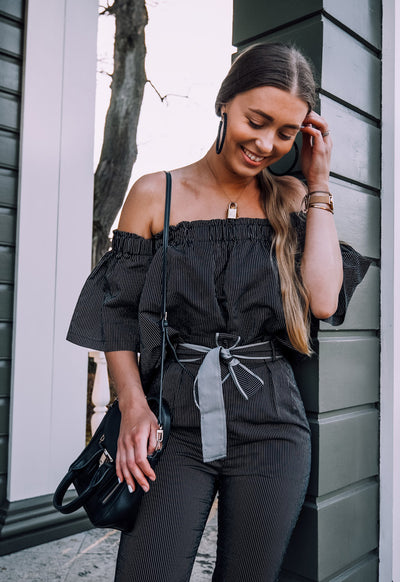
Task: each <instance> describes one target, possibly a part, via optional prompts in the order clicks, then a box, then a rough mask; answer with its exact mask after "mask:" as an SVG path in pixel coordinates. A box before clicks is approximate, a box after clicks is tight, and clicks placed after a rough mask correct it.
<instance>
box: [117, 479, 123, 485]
mask: <svg viewBox="0 0 400 582" xmlns="http://www.w3.org/2000/svg"><path fill="white" fill-rule="evenodd" d="M117 479H118V483H119V484H120V485H121V483H122V481H121V479H120V478H119V477H117Z"/></svg>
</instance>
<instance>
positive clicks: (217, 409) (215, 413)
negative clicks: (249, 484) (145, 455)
mask: <svg viewBox="0 0 400 582" xmlns="http://www.w3.org/2000/svg"><path fill="white" fill-rule="evenodd" d="M219 335H220V334H218V333H217V334H216V344H217V345H216V347H215V348H210V347H207V346H202V345H197V344H191V343H181V344H179V345H178V351H179V350H180V349H184V350H190V351H191V352H194V354H196V353H197V354H200V356H197V357H189V358H188V357H179V362H180V363H182V364H183V363H185V362H186V363H189V362H198V361H200V360H201V359H202V358H204V359H203V361H202V363H201V365H200V368H199V370H198V373H197V376H196V378H195V380H194V383H193V395H194V401H195V403H196V406H197V407H198V408H199V410H200V427H201V443H202V450H203V461H204V462H205V463H209V462H211V461H216V460H218V459H223V458H225V457H226V447H227V428H226V413H225V403H224V396H223V390H222V385H223V383H224V382H225V381H226V380H227V379H228V378H229V377H231V378H232V380H233V383H234V385H235V386H236V388H237V390H238V391H239V392H240V394H241V395H242V396H243V398H245V399H246V400H248V399H249V397H251V396H253V394H255V393H256V392H257V391H258V390H259V389H260V388H261V387H262V386H263V385H264V381H263V379H262V378H260V376H258V375H257V374H255V373H254V372H253V371H252V370H250V368H248V367H247V366H246V365H245V364H244V363H243V362H242V361H241V360H259V361H262V360H264V361H273V360H276V359H278V358H282V357H283V356H282V354H280V353H279V352H278V353H276V352H275V349H274V344H273V341H265V342H259V343H254V344H247V345H243V346H239V345H238V344H239V342H240V337H238V338H237V340H236V342H235V343H234V344H233V345H232V346H231V347H229V348H227V347H223V346H221V345H219V343H218V342H219ZM251 354H259V355H251ZM221 362H224V363H225V364H226V366H227V368H228V373H227V374H226V376H225V377H224V378H222V370H221Z"/></svg>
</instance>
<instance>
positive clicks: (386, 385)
mask: <svg viewBox="0 0 400 582" xmlns="http://www.w3.org/2000/svg"><path fill="white" fill-rule="evenodd" d="M399 33H400V5H399V3H398V2H397V1H396V0H383V50H382V271H381V324H382V325H381V330H382V344H381V472H380V475H381V477H380V498H381V504H380V569H379V579H380V580H382V582H383V581H389V580H392V581H393V582H400V557H399V553H398V548H399V547H400V458H399V457H400V305H399V300H400V291H399V289H400V262H399V255H400V198H399V196H400V41H399ZM396 549H397V551H396Z"/></svg>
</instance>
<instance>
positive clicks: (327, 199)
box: [303, 190, 334, 214]
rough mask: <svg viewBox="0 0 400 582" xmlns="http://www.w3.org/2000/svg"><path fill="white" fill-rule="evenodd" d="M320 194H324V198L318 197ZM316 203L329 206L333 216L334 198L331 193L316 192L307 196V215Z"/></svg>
mask: <svg viewBox="0 0 400 582" xmlns="http://www.w3.org/2000/svg"><path fill="white" fill-rule="evenodd" d="M318 194H322V196H318ZM315 203H318V204H320V203H321V204H327V205H328V206H329V208H330V209H331V212H332V214H333V213H334V205H333V196H332V194H331V193H330V192H326V191H325V190H315V191H313V192H309V193H308V194H306V195H305V196H304V199H303V205H304V212H306V213H307V210H308V209H309V208H312V206H311V204H315Z"/></svg>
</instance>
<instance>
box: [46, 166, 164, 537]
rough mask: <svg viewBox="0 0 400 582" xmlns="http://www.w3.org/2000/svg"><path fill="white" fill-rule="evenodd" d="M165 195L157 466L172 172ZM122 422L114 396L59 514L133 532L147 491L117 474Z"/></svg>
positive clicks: (70, 476)
mask: <svg viewBox="0 0 400 582" xmlns="http://www.w3.org/2000/svg"><path fill="white" fill-rule="evenodd" d="M166 180H167V181H166V196H165V213H164V231H163V251H162V252H163V273H162V309H161V365H160V386H159V393H158V396H157V397H151V398H148V399H147V402H148V404H149V406H150V408H151V410H152V411H153V412H154V414H155V415H156V416H157V418H158V423H159V426H160V430H159V431H157V440H158V442H159V443H160V445H162V446H161V448H158V449H156V450H155V451H154V453H153V454H152V455H150V456H149V457H148V460H149V463H150V465H151V467H152V468H153V469H154V467H155V466H156V464H157V462H158V460H159V458H160V456H161V454H162V452H163V451H164V449H165V447H166V445H167V441H168V436H169V432H170V425H171V417H170V411H169V408H168V405H167V403H166V401H165V400H164V399H163V398H162V391H163V376H164V361H165V353H166V345H167V341H168V338H167V328H168V322H167V311H166V305H167V248H168V227H169V214H170V205H171V175H170V174H169V173H168V172H167V173H166ZM120 423H121V413H120V410H119V406H118V400H115V401H114V403H113V404H112V406H110V408H109V409H108V411H107V413H106V415H105V416H104V418H103V420H102V421H101V423H100V425H99V426H98V428H97V430H96V432H95V434H94V435H93V437H92V438H91V440H90V442H89V444H88V445H87V446H86V447H85V449H84V450H83V451H82V453H81V454H80V455H79V457H78V458H77V459H76V460H75V461H74V462H73V463H72V465H71V466H70V468H69V470H68V473H67V474H66V475H65V477H64V478H63V479H62V480H61V482H60V483H59V485H58V487H57V489H56V491H55V493H54V496H53V505H54V507H55V508H56V509H57V510H58V511H60V512H61V513H64V514H68V513H72V512H74V511H76V510H77V509H79V508H80V507H83V508H84V509H85V511H86V513H87V515H88V517H89V519H90V521H91V522H92V524H93V525H94V526H96V527H111V528H114V529H119V530H121V531H131V530H132V528H133V526H134V524H135V521H136V518H137V515H138V511H139V507H140V502H141V499H142V497H143V494H144V491H143V489H142V488H141V487H140V486H139V485H137V484H135V490H134V492H133V493H129V491H128V487H127V485H126V482H125V481H124V482H122V483H119V482H118V478H117V475H116V472H115V459H116V454H117V441H118V435H119V428H120ZM72 484H73V485H74V487H75V489H76V492H77V496H76V497H75V498H74V499H73V500H72V501H70V502H69V503H67V504H66V505H63V500H64V497H65V494H66V492H67V490H68V488H69V487H70V485H72Z"/></svg>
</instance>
